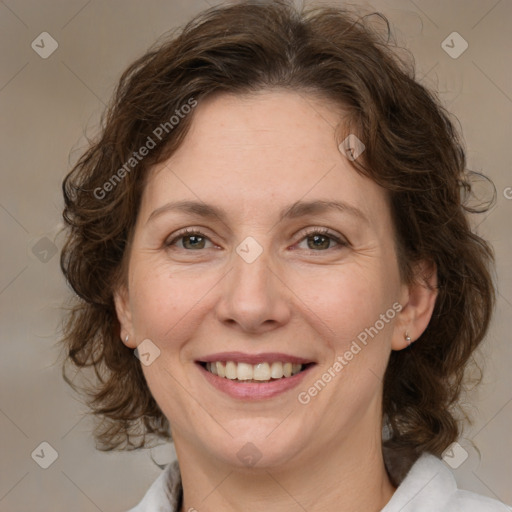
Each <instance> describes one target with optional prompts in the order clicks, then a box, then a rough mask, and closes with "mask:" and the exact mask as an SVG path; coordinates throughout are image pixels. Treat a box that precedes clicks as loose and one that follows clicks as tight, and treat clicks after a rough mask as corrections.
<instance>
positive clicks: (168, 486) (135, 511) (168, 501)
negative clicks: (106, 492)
mask: <svg viewBox="0 0 512 512" xmlns="http://www.w3.org/2000/svg"><path fill="white" fill-rule="evenodd" d="M181 492H182V488H181V474H180V470H179V466H178V461H176V460H175V461H174V462H171V463H170V464H168V465H167V466H166V467H165V469H164V471H162V473H161V474H160V475H158V478H157V479H156V480H155V481H154V482H153V483H152V484H151V487H150V488H149V489H148V491H147V492H146V494H145V495H144V497H143V498H142V501H141V502H140V503H139V504H138V505H137V506H135V507H133V508H131V509H130V510H128V511H127V512H177V511H178V510H179V507H180V506H181V503H180V502H181Z"/></svg>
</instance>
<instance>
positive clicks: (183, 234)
mask: <svg viewBox="0 0 512 512" xmlns="http://www.w3.org/2000/svg"><path fill="white" fill-rule="evenodd" d="M314 235H320V236H324V237H327V238H330V239H331V240H334V241H335V242H336V243H337V244H338V246H339V247H338V248H340V247H348V246H349V243H348V242H347V241H346V240H342V239H341V238H340V237H338V236H336V235H335V234H334V233H331V231H329V230H328V229H327V228H313V229H311V230H309V231H307V232H306V233H304V235H303V237H302V238H301V239H300V240H299V242H302V241H303V240H304V239H306V238H309V237H312V236H314ZM186 236H200V237H201V238H204V239H206V240H209V241H210V242H211V240H210V239H209V238H208V237H207V236H206V235H204V233H202V232H201V231H198V230H194V229H190V228H186V229H184V230H183V231H181V232H179V233H178V234H177V235H176V236H175V237H174V238H173V239H172V240H170V241H169V242H165V246H166V247H172V246H174V245H175V243H176V242H177V241H178V240H180V239H181V238H184V237H186ZM334 248H335V247H334ZM329 249H333V248H332V247H330V248H329ZM329 249H323V250H319V251H315V250H313V249H308V250H309V251H311V252H325V251H326V250H329ZM183 250H184V251H188V252H195V251H194V250H193V249H192V250H189V249H184V248H183ZM199 251H200V249H198V252H199Z"/></svg>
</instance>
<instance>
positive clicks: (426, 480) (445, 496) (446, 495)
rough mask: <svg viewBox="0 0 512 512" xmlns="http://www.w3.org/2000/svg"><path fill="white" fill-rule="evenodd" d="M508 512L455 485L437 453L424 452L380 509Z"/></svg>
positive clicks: (494, 502) (386, 510)
mask: <svg viewBox="0 0 512 512" xmlns="http://www.w3.org/2000/svg"><path fill="white" fill-rule="evenodd" d="M432 510H435V511H436V512H511V511H512V508H510V507H508V506H506V505H505V504H503V503H501V502H499V501H496V500H493V499H491V498H487V497H485V496H481V495H479V494H475V493H473V492H469V491H464V490H461V489H458V488H457V483H456V481H455V478H454V476H453V474H452V472H451V471H450V470H449V469H448V467H447V466H446V465H445V464H444V463H443V462H442V461H441V460H440V459H438V458H437V457H435V456H434V455H430V454H423V455H422V456H421V457H420V458H419V459H418V460H417V461H416V462H415V463H414V464H413V466H412V467H411V469H410V470H409V472H408V473H407V475H406V477H405V478H404V480H403V481H402V483H401V484H400V485H399V487H398V489H397V490H396V491H395V494H394V495H393V497H392V498H391V500H390V501H389V503H388V504H387V505H386V506H385V507H384V508H383V509H382V511H381V512H398V511H400V512H432Z"/></svg>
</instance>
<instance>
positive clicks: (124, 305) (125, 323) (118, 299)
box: [114, 285, 137, 349]
mask: <svg viewBox="0 0 512 512" xmlns="http://www.w3.org/2000/svg"><path fill="white" fill-rule="evenodd" d="M114 303H115V306H116V313H117V319H118V320H119V323H120V324H121V341H122V342H123V343H124V344H125V345H126V346H127V347H129V348H133V349H134V348H136V347H137V344H136V340H135V336H134V334H133V324H132V313H131V309H130V300H129V297H128V288H127V286H125V285H122V286H121V287H119V288H118V289H117V290H116V291H115V292H114ZM127 336H128V341H127V340H126V337H127Z"/></svg>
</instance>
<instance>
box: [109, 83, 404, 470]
mask: <svg viewBox="0 0 512 512" xmlns="http://www.w3.org/2000/svg"><path fill="white" fill-rule="evenodd" d="M341 115H342V112H341V111H340V110H339V109H338V108H335V107H334V105H332V104H330V103H328V102H325V101H322V100H320V99H318V98H315V97H313V96H304V95H303V94H298V93H293V92H284V91H267V92H263V93H259V94H257V95H256V94H255V95H248V96H232V95H217V96H214V97H211V98H209V99H208V100H205V101H202V102H200V104H199V106H198V107H197V108H196V110H195V113H194V116H195V118H194V121H193V125H192V128H191V131H190V132H189V134H188V135H187V137H186V139H185V141H184V143H183V144H182V146H181V147H180V149H179V150H178V151H177V152H176V153H175V154H173V156H172V157H171V158H170V159H169V160H167V161H166V162H165V163H164V164H162V165H159V166H158V167H157V168H155V169H154V170H153V172H152V174H151V177H150V179H149V180H148V183H147V186H146V188H145V191H144V194H143V198H142V203H141V209H140V212H139V215H138V220H137V224H136V228H135V233H134V239H133V245H132V248H131V255H130V260H129V270H128V288H127V290H124V291H122V292H121V293H119V294H118V295H117V297H116V304H117V308H118V314H119V317H120V320H121V323H122V328H123V332H124V334H129V336H130V338H129V341H128V342H127V344H128V345H129V346H130V347H132V348H134V347H135V346H137V345H138V344H140V343H141V342H143V341H144V340H150V341H145V344H144V345H142V346H141V349H140V350H139V352H140V354H141V359H142V362H143V363H144V364H143V366H142V368H143V371H144V374H145V377H146V380H147V383H148V385H149V387H150V390H151V393H152V394H153V396H154V398H155V399H156V401H157V403H158V404H159V406H160V408H161V409H162V411H163V413H164V414H165V415H166V416H167V418H168V419H169V421H170V423H171V428H172V435H173V437H174V439H175V442H176V445H177V450H178V451H179V449H181V447H184V446H187V447H189V449H190V450H197V453H200V454H202V456H209V457H211V459H212V460H217V461H218V462H221V461H223V462H225V463H227V464H230V465H237V466H242V465H244V464H249V465H250V464H252V463H254V462H256V461H257V462H258V465H260V466H268V467H271V466H274V467H277V466H279V465H280V464H287V463H301V462H305V461H307V460H309V459H311V458H315V457H321V456H322V454H323V453H325V454H327V453H329V452H330V451H331V450H332V449H334V447H336V446H341V445H347V444H348V443H350V446H353V447H354V450H356V451H357V450H358V449H360V448H361V446H365V444H364V443H367V442H368V439H369V437H370V438H372V439H375V440H377V439H380V429H381V395H382V378H383V375H384V372H385V368H386V365H387V361H388V357H389V354H390V351H391V349H392V348H393V347H394V343H397V344H400V342H398V341H397V340H401V339H403V336H404V326H403V325H401V315H400V314H399V313H398V311H399V310H400V308H401V303H402V301H403V300H406V299H407V289H406V287H405V286H404V285H403V284H402V283H401V281H400V277H399V269H398V264H397V256H396V252H395V245H394V234H393V226H392V221H391V216H390V209H389V205H388V201H387V197H386V195H385V193H384V191H383V190H382V189H381V188H380V187H379V186H378V185H376V184H375V183H374V182H373V181H371V180H369V179H367V178H365V177H362V176H361V175H359V174H358V173H356V172H355V171H354V169H353V168H352V167H351V166H350V163H349V161H348V160H347V158H346V157H345V156H344V155H343V154H342V153H341V152H340V150H339V149H338V144H337V141H336V139H335V136H334V130H335V127H336V125H337V123H338V122H339V119H340V116H341ZM363 142H364V141H363ZM185 202H186V203H185ZM192 203H194V206H193V205H192ZM334 203H336V204H338V206H334ZM180 204H181V206H180ZM212 212H216V213H217V214H218V216H217V215H214V214H213V213H212ZM185 229H187V230H189V232H192V234H190V233H188V234H186V233H184V232H183V231H184V230H185ZM123 337H124V336H123ZM158 351H159V352H158ZM227 361H231V362H229V363H227V364H226V362H227ZM207 362H208V363H211V362H213V367H214V369H213V372H214V373H217V375H215V374H214V373H212V365H211V364H208V365H206V364H205V363H207ZM216 363H219V364H216ZM249 363H253V364H249ZM282 363H285V364H284V365H283V364H282ZM290 363H292V364H290ZM300 363H302V364H303V366H302V368H303V371H300V372H299V373H297V374H295V375H294V376H292V377H286V376H283V377H281V378H278V377H279V375H283V372H287V373H286V374H287V375H288V374H289V372H290V370H291V371H292V372H294V373H295V372H297V371H298V370H299V369H300V368H301V367H300V366H298V365H299V364H300ZM336 363H338V364H336ZM223 371H224V372H227V373H228V377H237V378H240V379H242V380H232V379H230V378H228V377H221V376H220V375H219V373H220V374H222V372H223ZM272 375H274V377H275V378H274V379H272V380H270V382H266V381H268V379H269V378H271V376H272ZM251 378H252V379H251ZM243 379H251V380H249V381H247V380H243ZM259 379H260V380H259Z"/></svg>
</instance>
